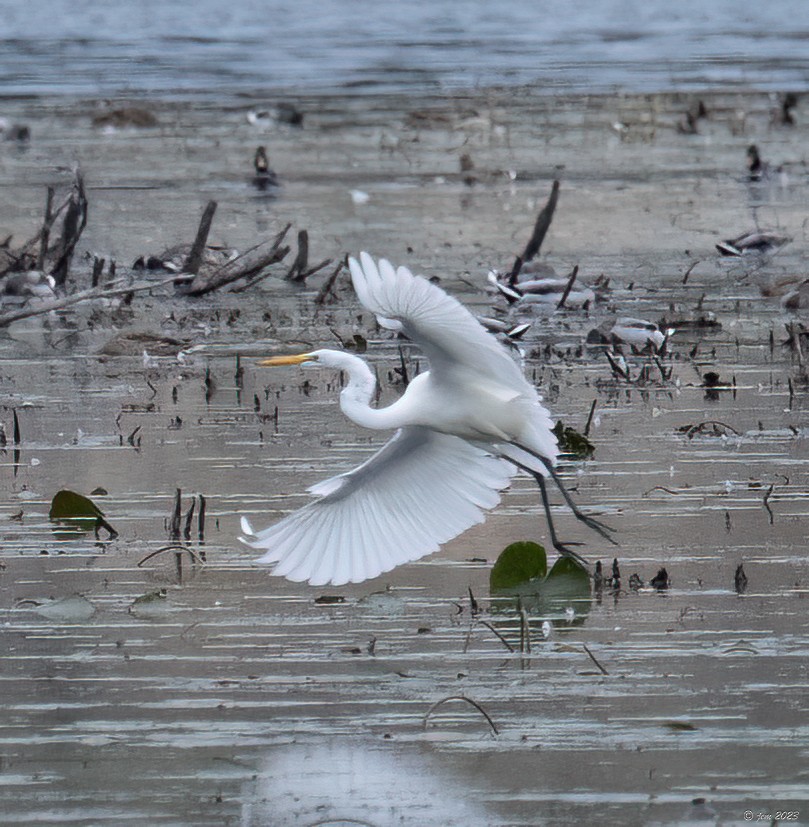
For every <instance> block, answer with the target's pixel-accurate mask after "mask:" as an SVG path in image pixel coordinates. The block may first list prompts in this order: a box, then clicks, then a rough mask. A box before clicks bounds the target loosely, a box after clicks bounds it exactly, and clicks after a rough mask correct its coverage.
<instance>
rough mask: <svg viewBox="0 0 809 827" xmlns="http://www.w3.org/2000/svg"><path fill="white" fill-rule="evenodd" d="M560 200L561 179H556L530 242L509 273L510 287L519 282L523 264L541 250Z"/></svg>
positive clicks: (538, 217)
mask: <svg viewBox="0 0 809 827" xmlns="http://www.w3.org/2000/svg"><path fill="white" fill-rule="evenodd" d="M558 200H559V181H554V182H553V187H552V188H551V194H550V196H549V197H548V201H547V203H546V204H545V206H544V207H543V208H542V211H541V212H540V213H539V215H538V216H537V220H536V224H534V232H533V233H531V238H530V239H529V240H528V244H526V245H525V249H524V250H523V251H522V254H521V255H519V256H517V258H516V259H515V260H514V266H513V267H512V268H511V272H510V273H509V274H508V286H509V287H514V285H515V284H516V283H517V278H518V276H519V275H520V270H522V267H523V264H526V263H527V262H529V261H531V260H532V259H533V258H534V257H535V256H536V254H537V253H538V252H539V248H540V247H541V246H542V242H543V241H544V240H545V235H546V233H547V232H548V229H549V228H550V226H551V221H553V214H554V212H555V211H556V202H557V201H558Z"/></svg>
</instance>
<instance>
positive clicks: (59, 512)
mask: <svg viewBox="0 0 809 827" xmlns="http://www.w3.org/2000/svg"><path fill="white" fill-rule="evenodd" d="M48 516H49V517H50V518H51V519H52V520H97V519H98V518H99V517H103V516H104V513H103V512H102V511H101V509H100V508H99V507H98V506H97V505H96V504H95V503H94V502H93V501H92V500H91V499H88V498H87V497H85V496H83V495H82V494H77V493H76V492H75V491H68V490H67V489H62V490H61V491H58V492H57V493H56V496H55V497H54V498H53V501H52V502H51V511H50V514H49V515H48Z"/></svg>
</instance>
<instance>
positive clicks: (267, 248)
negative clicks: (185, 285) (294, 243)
mask: <svg viewBox="0 0 809 827" xmlns="http://www.w3.org/2000/svg"><path fill="white" fill-rule="evenodd" d="M291 226H292V225H291V224H287V225H286V227H284V229H283V230H281V232H280V233H278V235H276V236H275V238H274V239H271V240H269V241H263V242H261V243H260V244H257V245H256V246H255V247H251V248H250V249H249V250H247V251H245V252H244V253H242V255H240V256H239V257H238V258H235V259H233V261H229V262H228V263H227V264H224V265H223V266H222V267H219V268H218V269H216V270H214V271H213V272H212V273H210V274H207V275H202V274H197V275H196V276H195V277H194V280H193V281H192V282H191V285H190V287H189V290H188V293H187V294H188V295H189V296H204V295H205V294H206V293H211V292H212V291H214V290H218V289H219V288H220V287H224V286H226V285H228V284H231V283H232V282H234V281H238V280H239V279H242V278H247V277H249V276H253V275H256V274H257V273H259V272H260V271H261V270H263V269H264V268H265V267H269V265H271V264H275V263H276V262H278V261H281V260H282V259H283V258H284V256H286V254H287V253H288V252H289V247H281V242H282V241H283V240H284V237H285V236H286V234H287V233H288V232H289V228H290V227H291Z"/></svg>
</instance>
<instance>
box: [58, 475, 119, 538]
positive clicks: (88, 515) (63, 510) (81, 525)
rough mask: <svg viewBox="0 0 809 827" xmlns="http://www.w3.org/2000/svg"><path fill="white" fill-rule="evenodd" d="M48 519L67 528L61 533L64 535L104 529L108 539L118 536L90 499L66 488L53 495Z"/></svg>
mask: <svg viewBox="0 0 809 827" xmlns="http://www.w3.org/2000/svg"><path fill="white" fill-rule="evenodd" d="M48 517H49V518H50V519H51V521H52V522H54V523H57V524H58V525H60V526H63V527H67V529H68V530H67V531H64V530H63V531H62V533H64V534H68V535H69V534H78V533H83V532H85V531H96V532H98V529H99V528H104V529H106V531H107V532H108V533H109V535H110V539H114V538H115V537H117V536H118V532H117V531H115V529H114V528H113V527H112V526H111V525H110V524H109V523H108V522H107V521H106V519H105V518H104V512H103V511H102V510H101V509H100V508H99V507H98V506H97V505H96V504H95V503H94V502H93V501H92V500H91V499H89V498H88V497H85V496H84V495H83V494H77V493H76V492H75V491H70V490H68V489H66V488H63V489H62V490H61V491H57V492H56V494H55V495H54V498H53V500H52V501H51V510H50V512H49V513H48Z"/></svg>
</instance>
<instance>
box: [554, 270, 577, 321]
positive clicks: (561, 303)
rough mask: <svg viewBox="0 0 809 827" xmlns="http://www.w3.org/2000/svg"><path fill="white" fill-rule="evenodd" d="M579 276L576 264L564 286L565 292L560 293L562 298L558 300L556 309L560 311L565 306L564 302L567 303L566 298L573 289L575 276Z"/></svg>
mask: <svg viewBox="0 0 809 827" xmlns="http://www.w3.org/2000/svg"><path fill="white" fill-rule="evenodd" d="M578 275H579V265H578V264H577V265H576V266H575V267H574V268H573V272H572V273H571V274H570V276H569V277H568V280H567V284H566V285H565V292H564V293H562V298H561V299H559V304H557V305H556V309H557V310H560V309H561V308H563V307H564V306H565V302H566V301H567V297H568V296H569V295H570V291H571V290H572V289H573V284H574V283H575V281H576V276H578Z"/></svg>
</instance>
